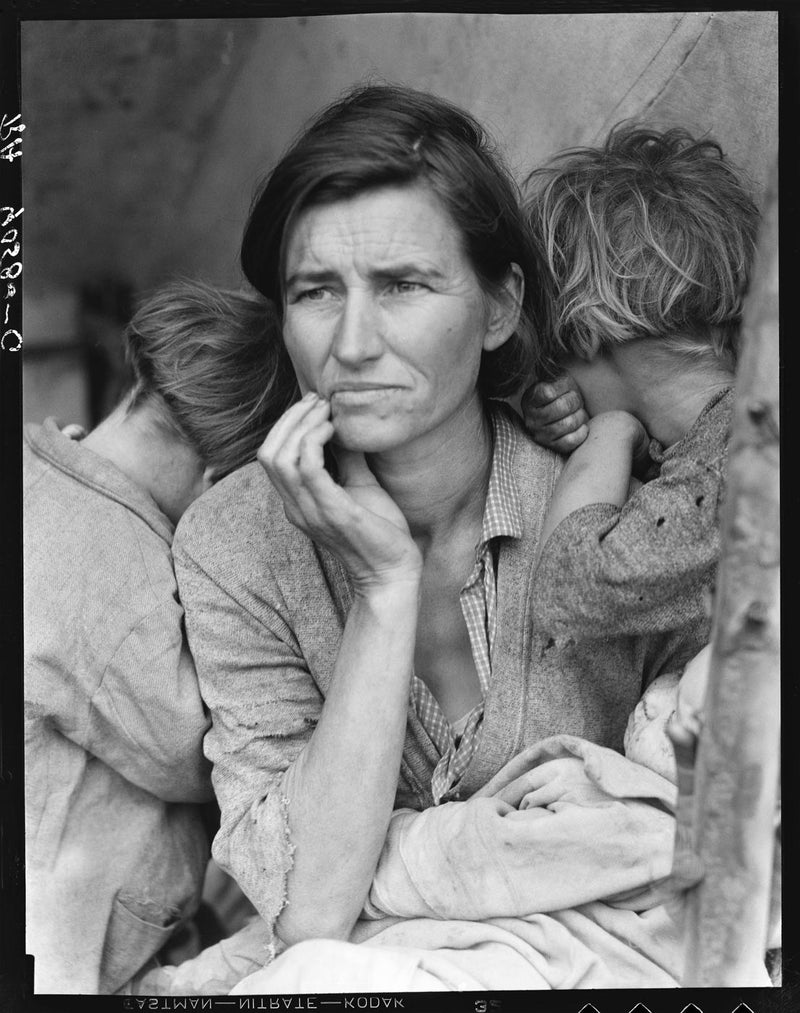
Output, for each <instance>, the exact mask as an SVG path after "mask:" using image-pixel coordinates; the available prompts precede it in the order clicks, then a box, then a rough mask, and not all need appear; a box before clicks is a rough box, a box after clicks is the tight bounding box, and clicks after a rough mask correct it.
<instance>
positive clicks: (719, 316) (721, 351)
mask: <svg viewBox="0 0 800 1013" xmlns="http://www.w3.org/2000/svg"><path fill="white" fill-rule="evenodd" d="M526 195H527V201H526V206H527V212H528V219H529V222H530V225H531V228H532V230H533V233H534V238H535V239H536V241H537V242H538V244H539V245H540V246H541V248H542V249H543V251H545V253H546V256H547V260H548V263H549V266H550V270H551V272H552V275H553V280H554V283H555V289H556V291H555V294H554V300H555V304H554V307H553V325H552V328H551V331H550V333H549V334H547V335H545V336H544V340H543V343H542V347H541V349H540V356H539V358H540V363H539V365H540V367H541V368H542V369H543V371H544V372H547V371H548V370H552V369H553V368H555V367H557V365H558V363H559V362H560V361H563V360H564V359H566V358H570V357H572V356H578V357H580V358H584V359H586V358H591V357H592V356H594V355H595V354H596V353H598V352H599V351H602V350H603V349H604V348H609V347H612V346H613V345H616V344H621V343H622V342H625V341H630V340H631V339H633V338H641V337H648V336H651V337H657V338H659V339H663V340H665V341H667V342H669V343H670V344H672V345H673V346H674V348H675V349H676V350H678V351H681V352H683V353H686V354H688V355H691V356H692V357H696V356H698V355H699V356H707V355H713V356H717V357H718V358H720V359H722V360H723V361H724V362H725V363H726V365H728V366H729V367H731V368H733V366H734V365H735V363H736V352H737V347H736V346H737V336H738V328H739V324H740V319H741V311H742V301H743V296H744V293H745V290H746V288H747V282H748V277H749V271H750V266H751V262H752V257H753V252H754V249H755V238H756V229H757V225H758V209H757V208H756V205H755V203H754V201H753V199H752V196H751V194H750V190H749V187H748V185H747V184H746V183H745V181H744V179H743V177H742V176H741V175H740V174H739V173H738V172H737V170H736V169H735V168H734V167H733V166H732V165H731V163H730V162H729V161H728V159H727V158H726V157H725V155H724V154H723V152H722V149H721V147H720V146H719V144H718V143H717V142H716V141H714V140H711V139H710V138H708V137H706V138H704V139H702V140H695V139H694V138H693V137H692V136H691V135H690V134H689V133H687V131H685V130H683V129H679V128H674V129H671V130H667V131H665V132H660V131H658V130H655V129H652V128H650V127H646V126H640V125H636V124H620V125H618V126H617V127H615V128H614V129H613V130H612V131H611V133H610V134H609V136H608V139H607V140H606V142H605V144H604V145H602V146H601V147H598V148H573V149H570V150H567V151H564V152H561V153H560V154H558V155H556V156H555V157H554V158H552V159H551V160H550V161H549V162H548V163H547V164H545V165H544V166H543V167H542V168H540V169H536V170H534V171H533V172H532V173H531V174H530V176H529V177H528V179H527V182H526Z"/></svg>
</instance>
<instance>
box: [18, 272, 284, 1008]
mask: <svg viewBox="0 0 800 1013" xmlns="http://www.w3.org/2000/svg"><path fill="white" fill-rule="evenodd" d="M274 326H275V320H274V314H273V313H272V311H271V309H270V307H269V306H268V305H267V304H265V302H264V300H263V299H260V298H253V297H250V296H244V295H241V294H238V293H234V292H230V293H225V292H217V291H214V290H212V289H210V288H207V287H205V286H203V285H200V284H194V283H188V282H187V283H177V284H173V285H170V286H168V287H166V288H165V289H163V290H162V291H160V292H158V293H157V294H155V295H153V296H152V297H150V298H149V299H148V300H146V301H145V302H144V303H143V305H142V307H141V308H140V309H139V311H138V312H137V313H136V315H135V316H134V318H133V320H132V321H131V323H130V324H129V326H128V328H127V330H126V334H125V346H126V355H127V358H128V362H129V364H130V367H131V372H132V374H133V385H132V387H131V389H130V390H129V391H128V392H127V394H126V395H125V397H124V399H123V401H122V402H121V403H120V404H119V405H118V406H117V407H116V408H115V409H114V411H113V412H112V413H111V414H110V415H109V416H108V418H106V419H104V420H103V421H102V422H101V423H100V424H99V425H98V426H97V427H96V428H95V429H93V430H92V431H91V432H90V433H89V434H88V436H85V437H84V438H83V439H82V440H80V441H79V442H78V441H74V440H71V439H70V438H69V437H68V436H66V435H65V434H64V433H63V432H61V431H59V429H58V427H57V426H56V424H55V423H54V422H53V420H47V421H46V422H45V423H44V424H43V425H41V426H39V425H29V426H26V429H25V445H24V449H23V475H24V510H25V549H24V551H25V718H26V720H25V732H26V778H25V789H26V819H27V835H26V859H27V937H28V938H27V945H28V950H29V951H30V952H31V953H32V954H33V955H34V958H35V975H36V991H37V992H81V993H90V994H91V993H97V992H101V993H108V992H113V991H115V990H117V989H119V988H120V987H121V986H123V985H124V983H125V982H127V981H128V979H130V978H131V976H132V975H134V973H135V972H137V971H139V970H140V968H141V967H142V966H143V965H144V964H146V963H147V961H148V960H149V959H150V958H151V957H152V956H153V955H154V954H155V953H156V951H158V950H159V949H160V948H161V946H162V945H163V944H164V943H165V942H166V941H167V940H168V939H169V938H170V937H171V936H172V935H173V933H174V931H175V929H176V928H177V927H178V926H179V925H180V924H181V923H182V922H184V921H185V920H186V918H187V917H188V916H190V915H191V914H192V913H193V911H194V910H195V909H196V907H197V904H198V902H199V897H200V890H201V888H202V885H203V876H204V874H205V871H206V865H207V862H208V838H207V834H206V830H205V826H204V822H205V821H204V819H203V807H202V806H201V803H204V802H207V801H209V800H210V799H212V797H213V795H212V790H211V784H210V781H209V769H208V763H207V761H206V760H205V759H204V757H203V753H202V745H201V744H202V737H203V734H204V733H205V731H206V728H207V727H208V716H207V713H206V711H205V709H204V707H203V704H202V701H201V699H200V693H199V690H198V686H197V677H196V675H195V671H194V665H193V663H192V660H191V657H190V656H189V652H188V650H187V649H186V644H185V642H184V638H183V610H182V609H181V606H180V604H179V602H178V600H177V588H176V584H175V575H174V572H173V569H172V556H171V552H170V546H171V541H172V534H173V529H174V525H175V524H176V523H177V521H178V518H179V517H180V516H181V514H182V513H183V511H184V510H185V508H186V506H187V505H188V504H189V503H190V502H191V501H192V500H193V499H195V498H196V497H197V496H199V495H200V493H201V492H203V491H204V490H205V489H207V488H208V487H209V486H210V484H211V483H212V481H214V480H215V479H216V478H218V477H222V476H223V475H225V474H227V473H228V472H229V471H231V470H232V469H234V468H235V467H237V466H239V465H242V464H244V463H245V462H246V461H248V460H252V459H253V458H254V457H255V453H256V450H257V448H258V446H259V444H260V442H261V441H262V440H263V438H264V433H265V432H266V431H267V429H268V428H269V425H270V424H271V422H272V421H274V417H275V416H274V414H273V413H274V412H277V414H280V411H281V405H280V402H279V397H280V389H279V390H278V392H277V393H276V392H275V391H274V390H273V387H272V384H273V382H274V380H275V378H276V371H275V368H276V367H275V362H274V359H273V355H272V353H271V350H270V348H271V346H270V341H269V337H268V336H269V331H270V329H271V328H273V327H274ZM278 379H279V374H278Z"/></svg>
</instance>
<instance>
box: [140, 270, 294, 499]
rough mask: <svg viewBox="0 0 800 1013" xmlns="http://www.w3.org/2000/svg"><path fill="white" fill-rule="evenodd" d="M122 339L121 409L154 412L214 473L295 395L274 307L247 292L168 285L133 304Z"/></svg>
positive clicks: (250, 454) (242, 460)
mask: <svg viewBox="0 0 800 1013" xmlns="http://www.w3.org/2000/svg"><path fill="white" fill-rule="evenodd" d="M124 343H125V358H126V361H127V365H128V368H129V370H130V373H131V379H132V387H131V390H130V392H129V394H128V397H127V402H126V407H127V410H128V411H129V412H132V411H135V410H136V409H137V408H139V407H140V406H142V405H144V404H147V405H149V406H151V407H153V408H155V409H156V421H157V424H158V425H160V426H161V427H163V428H164V429H166V430H167V431H170V432H173V433H176V434H177V435H178V436H180V437H181V438H182V439H183V440H185V441H186V442H187V443H188V444H189V445H190V446H192V447H194V449H195V450H196V451H197V453H198V455H199V456H200V458H201V460H202V461H203V462H204V463H205V465H206V466H207V467H213V469H214V472H215V478H217V479H219V478H222V477H223V476H224V475H227V474H228V473H229V472H231V471H233V470H234V469H235V468H238V467H240V466H241V465H243V464H247V463H248V462H249V461H253V460H255V456H256V451H257V450H258V448H259V447H260V446H261V444H262V443H263V441H264V438H265V437H266V435H267V433H268V432H269V430H270V428H271V426H272V425H273V424H274V423H275V422H276V421H277V420H278V419H279V418H280V416H281V415H282V414H283V413H284V412H285V411H286V409H287V408H288V407H289V405H290V404H291V403H292V401H294V400H295V399H296V397H297V381H296V379H295V375H294V370H293V369H292V364H291V362H289V361H288V357H287V356H286V354H285V353H281V352H279V349H281V347H282V346H281V344H280V323H279V321H278V316H277V314H276V312H275V308H274V306H273V305H272V304H271V303H270V302H268V301H267V300H265V299H262V298H260V297H259V296H256V295H250V294H246V293H244V292H229V291H221V290H219V289H216V288H212V287H210V286H208V285H204V284H203V283H201V282H198V281H183V280H182V281H176V282H174V283H172V284H170V285H167V286H165V287H164V288H161V289H159V290H158V291H157V292H155V293H153V294H152V295H150V296H149V297H147V298H145V299H144V300H143V301H142V303H141V304H140V306H139V308H138V310H137V311H136V313H135V314H134V316H133V318H132V319H131V322H130V323H129V324H128V327H127V328H126V331H125V337H124Z"/></svg>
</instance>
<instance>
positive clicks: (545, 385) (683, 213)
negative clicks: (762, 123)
mask: <svg viewBox="0 0 800 1013" xmlns="http://www.w3.org/2000/svg"><path fill="white" fill-rule="evenodd" d="M527 209H528V215H529V221H530V224H531V228H532V229H533V232H534V235H535V237H536V239H537V241H538V243H539V245H540V247H541V249H542V250H543V252H544V253H545V255H546V257H547V261H548V263H549V267H550V271H551V274H552V280H553V286H554V292H553V313H552V318H553V319H552V326H551V330H550V332H549V333H547V334H545V335H543V337H542V341H541V351H540V357H539V363H538V376H539V378H540V379H542V378H544V380H545V382H540V383H538V384H537V385H535V386H533V387H532V388H530V389H529V390H528V391H527V392H526V394H525V396H524V398H523V413H524V415H525V419H526V424H527V426H528V428H529V430H530V431H531V433H532V435H533V436H534V438H535V439H536V440H537V442H539V443H541V444H543V445H546V446H550V447H552V448H553V449H556V450H559V451H561V452H564V453H569V452H570V451H571V453H570V456H569V457H568V459H567V461H566V463H565V466H564V469H563V471H562V473H561V476H560V478H559V481H558V484H557V486H556V490H555V494H554V496H553V499H552V501H551V505H550V510H549V513H548V516H547V519H546V521H545V526H544V530H543V533H542V539H541V546H542V548H541V550H540V557H539V562H538V577H537V579H538V581H539V586H540V589H541V590H540V594H539V596H538V597H539V606H538V610H537V616H536V619H537V621H538V622H539V623H541V624H542V626H543V627H544V628H545V629H546V630H547V632H549V633H550V634H551V635H552V636H553V637H554V638H555V639H556V640H558V639H559V638H565V639H567V638H573V639H579V638H591V637H603V636H612V635H617V634H619V633H628V634H630V635H632V636H642V635H648V634H652V635H654V636H660V635H667V636H669V635H677V636H680V637H682V638H683V639H684V641H685V647H686V650H685V654H684V658H685V660H687V661H688V659H689V658H690V657H692V656H693V655H694V654H696V653H697V652H698V651H699V650H700V648H701V647H702V646H703V644H705V643H707V642H708V640H709V634H710V622H709V616H708V603H707V600H706V599H707V598H708V595H709V592H710V589H711V588H712V587H713V582H714V578H715V572H716V567H717V563H718V560H719V553H720V541H719V524H718V508H719V505H720V501H721V498H722V495H723V490H724V472H725V459H726V452H727V442H728V431H729V425H730V418H731V407H732V400H733V381H734V370H735V366H736V359H737V344H738V335H739V327H740V320H741V312H742V303H743V297H744V294H745V291H746V288H747V283H748V275H749V271H750V266H751V261H752V257H753V252H754V248H755V237H756V230H757V225H758V210H757V208H756V205H755V203H754V201H753V199H752V197H751V195H750V192H749V188H748V186H747V185H746V183H745V182H744V180H743V178H742V177H741V176H740V174H739V173H738V172H737V171H736V170H735V169H734V167H733V166H732V165H731V164H730V162H729V161H728V159H727V158H726V157H725V155H724V154H723V152H722V149H721V148H720V146H719V145H718V144H717V143H716V142H715V141H713V140H711V139H709V138H703V139H700V140H695V139H694V138H693V137H691V136H690V135H689V134H688V133H687V132H686V131H685V130H682V129H671V130H667V131H665V132H660V131H657V130H655V129H651V128H649V127H643V126H637V125H635V124H634V125H630V124H627V125H621V126H618V127H617V128H615V129H614V130H612V131H611V133H610V135H609V137H608V139H607V140H606V142H605V144H603V145H602V146H600V147H597V148H579V149H573V150H569V151H566V152H563V153H561V154H559V155H557V156H555V157H554V158H553V159H552V160H551V161H550V162H549V163H547V164H546V165H545V166H543V167H542V168H540V169H537V170H535V171H534V172H533V173H531V175H530V177H529V179H528V182H527ZM633 475H636V476H637V477H640V478H642V479H643V480H644V481H643V484H641V485H640V486H638V488H636V489H635V491H634V492H633V494H631V491H630V490H631V478H632V476H633ZM634 484H635V485H636V484H637V483H634ZM650 660H651V661H652V660H653V659H650ZM657 672H658V663H657V660H656V662H655V665H653V664H652V663H651V664H650V665H649V669H648V676H649V678H652V677H653V676H654V674H657Z"/></svg>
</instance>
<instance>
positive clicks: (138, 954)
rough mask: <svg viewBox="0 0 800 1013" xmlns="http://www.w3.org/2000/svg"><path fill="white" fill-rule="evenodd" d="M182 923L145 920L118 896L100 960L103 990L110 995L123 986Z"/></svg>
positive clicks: (113, 906) (101, 987) (100, 982)
mask: <svg viewBox="0 0 800 1013" xmlns="http://www.w3.org/2000/svg"><path fill="white" fill-rule="evenodd" d="M179 924H180V919H179V918H176V919H174V920H173V921H171V922H169V923H168V924H167V925H157V924H155V923H154V922H148V921H144V919H142V918H140V917H139V916H138V915H135V914H134V913H133V911H131V910H130V908H128V907H126V906H125V904H124V903H123V902H122V901H121V900H120V899H119V897H118V896H117V897H115V898H114V903H113V905H112V907H111V916H110V918H109V921H108V928H107V929H106V937H105V942H104V943H103V957H102V960H101V961H100V981H99V991H100V994H101V995H108V994H110V993H112V992H116V991H117V990H118V989H119V988H121V987H122V986H123V985H124V984H125V982H126V981H128V979H129V978H131V977H132V976H133V975H134V974H136V972H137V971H138V970H139V969H140V968H141V967H142V965H143V964H145V963H146V962H147V961H148V960H149V959H150V958H151V957H152V956H154V955H155V954H156V953H158V951H159V950H160V949H161V947H162V946H163V945H164V943H165V942H166V941H167V940H168V939H169V937H170V936H171V935H172V933H173V932H174V931H175V929H176V928H177V926H178V925H179Z"/></svg>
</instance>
